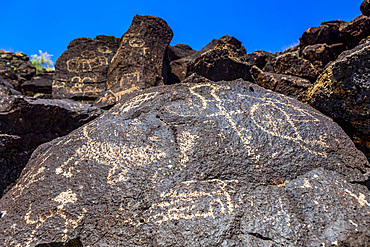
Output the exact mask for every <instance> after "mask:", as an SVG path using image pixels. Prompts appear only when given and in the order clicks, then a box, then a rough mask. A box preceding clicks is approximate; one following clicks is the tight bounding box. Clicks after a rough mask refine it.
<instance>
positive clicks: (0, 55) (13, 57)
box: [0, 51, 36, 91]
mask: <svg viewBox="0 0 370 247" xmlns="http://www.w3.org/2000/svg"><path fill="white" fill-rule="evenodd" d="M35 74H36V68H35V66H33V64H32V63H31V62H30V61H29V57H28V56H27V55H26V54H23V53H12V52H4V51H0V76H2V77H3V78H4V79H5V80H7V81H8V82H9V83H10V84H11V85H12V87H13V88H14V89H15V90H17V91H21V85H22V83H24V82H26V81H28V80H30V79H31V78H32V77H33V76H34V75H35Z"/></svg>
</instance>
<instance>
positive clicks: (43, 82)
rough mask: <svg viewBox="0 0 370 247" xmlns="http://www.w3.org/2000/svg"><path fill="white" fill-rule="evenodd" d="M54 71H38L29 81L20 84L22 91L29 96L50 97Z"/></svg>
mask: <svg viewBox="0 0 370 247" xmlns="http://www.w3.org/2000/svg"><path fill="white" fill-rule="evenodd" d="M53 76H54V71H47V70H44V71H41V72H38V73H37V74H36V75H35V76H34V77H33V78H32V79H31V80H30V81H27V82H25V83H23V84H22V91H23V92H24V94H26V95H29V96H34V97H36V96H39V97H44V98H46V97H47V98H52V86H53Z"/></svg>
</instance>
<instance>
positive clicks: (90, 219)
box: [0, 80, 370, 246]
mask: <svg viewBox="0 0 370 247" xmlns="http://www.w3.org/2000/svg"><path fill="white" fill-rule="evenodd" d="M368 176H369V163H368V162H367V160H366V157H365V156H364V155H363V154H362V153H361V152H359V151H358V150H357V149H356V148H355V146H354V144H353V142H352V141H351V140H350V139H349V137H348V136H347V135H346V134H345V133H344V132H343V130H342V129H341V128H340V127H339V126H338V125H337V124H336V123H334V122H333V121H332V120H331V119H330V118H328V117H326V116H324V115H323V114H321V113H320V112H318V111H316V110H314V109H313V108H311V107H310V106H308V105H305V104H303V103H300V102H298V101H297V100H294V99H291V98H288V97H286V96H283V95H280V94H277V93H274V92H271V91H269V90H265V89H263V88H260V87H259V86H257V85H255V84H252V83H249V82H244V81H242V80H239V81H232V82H217V83H215V82H206V83H203V84H176V85H172V86H163V87H155V88H150V89H147V90H144V91H141V92H134V93H131V94H127V95H125V96H124V97H123V98H122V100H121V101H120V102H119V103H118V104H116V105H115V106H114V107H113V108H112V109H111V110H110V111H109V112H107V113H105V114H103V115H101V116H100V117H99V118H98V119H96V120H94V121H92V122H90V123H88V124H86V125H84V126H82V127H81V128H79V129H77V130H75V131H73V132H72V133H70V134H69V135H68V136H65V137H62V138H58V139H55V140H53V141H52V142H50V143H47V144H43V145H41V146H40V147H39V148H38V149H37V150H36V151H35V152H34V153H33V155H32V157H31V159H30V161H29V162H28V164H27V166H26V168H25V170H24V171H23V173H22V175H21V177H20V179H19V180H18V182H17V184H16V185H15V186H14V187H13V188H12V189H11V190H10V191H9V192H8V193H7V194H6V195H5V196H4V197H3V198H2V199H1V200H0V211H1V218H0V242H2V243H4V246H17V245H18V246H36V245H37V244H46V243H67V242H68V241H71V240H74V239H79V241H80V242H79V243H81V244H82V245H83V246H94V245H95V246H283V245H284V246H320V245H323V244H324V245H325V246H328V245H331V244H333V243H336V244H338V245H340V244H342V245H344V244H347V243H350V242H351V241H352V240H353V239H355V241H357V243H358V244H360V245H361V244H363V243H365V244H366V243H367V242H366V241H368V239H369V229H368V225H369V224H370V219H369V211H370V199H369V191H368V190H367V188H366V187H365V186H363V185H361V183H363V182H365V181H366V180H367V179H368Z"/></svg>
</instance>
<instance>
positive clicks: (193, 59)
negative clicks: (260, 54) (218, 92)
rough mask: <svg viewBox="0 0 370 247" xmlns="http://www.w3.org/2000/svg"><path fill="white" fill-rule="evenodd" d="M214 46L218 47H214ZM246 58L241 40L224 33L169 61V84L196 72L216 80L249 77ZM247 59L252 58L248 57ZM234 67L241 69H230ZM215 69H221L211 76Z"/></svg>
mask: <svg viewBox="0 0 370 247" xmlns="http://www.w3.org/2000/svg"><path fill="white" fill-rule="evenodd" d="M216 47H218V48H217V49H216ZM247 59H248V58H247V57H246V50H245V48H244V47H243V46H242V45H241V42H240V41H239V40H237V39H236V38H234V37H231V36H229V35H225V36H222V37H221V38H220V39H213V40H212V41H211V42H210V43H209V44H207V45H206V46H205V47H204V48H203V49H201V50H200V51H197V52H194V53H193V54H192V55H190V56H187V57H183V58H180V59H177V60H174V61H171V63H170V70H169V80H170V81H169V84H175V83H179V82H182V81H184V80H185V78H186V77H188V76H191V75H193V74H198V75H200V76H203V77H205V78H208V79H209V80H212V79H211V78H213V79H214V80H216V81H219V80H230V78H234V79H237V78H242V77H246V75H247V77H248V78H250V77H249V72H246V70H249V68H250V66H249V65H248V64H245V62H246V61H247ZM249 59H252V58H251V57H249ZM243 66H244V67H243ZM235 68H238V70H241V71H237V72H235V71H234V70H233V71H230V70H231V69H235ZM217 69H221V70H220V71H218V72H217V75H214V76H212V75H211V74H212V73H213V72H214V71H217ZM226 70H227V71H228V72H230V74H229V75H227V74H226V72H225V71H226ZM236 75H237V76H236ZM207 76H208V77H207ZM210 77H211V78H210ZM221 78H224V79H221Z"/></svg>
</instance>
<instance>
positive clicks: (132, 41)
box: [128, 38, 145, 47]
mask: <svg viewBox="0 0 370 247" xmlns="http://www.w3.org/2000/svg"><path fill="white" fill-rule="evenodd" d="M128 43H129V44H130V46H131V47H143V46H144V45H145V41H144V40H142V39H139V38H132V39H130V40H129V41H128Z"/></svg>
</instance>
